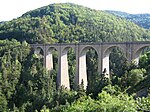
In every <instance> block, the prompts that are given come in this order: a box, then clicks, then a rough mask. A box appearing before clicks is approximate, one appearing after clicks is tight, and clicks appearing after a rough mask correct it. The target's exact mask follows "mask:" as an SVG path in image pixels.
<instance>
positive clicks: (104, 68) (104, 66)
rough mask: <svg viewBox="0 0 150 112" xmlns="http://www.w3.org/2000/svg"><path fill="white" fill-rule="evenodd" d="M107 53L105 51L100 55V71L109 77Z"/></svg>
mask: <svg viewBox="0 0 150 112" xmlns="http://www.w3.org/2000/svg"><path fill="white" fill-rule="evenodd" d="M109 54H110V53H106V54H104V55H103V57H102V72H103V73H105V74H107V75H106V76H105V77H108V78H109V71H110V70H109Z"/></svg>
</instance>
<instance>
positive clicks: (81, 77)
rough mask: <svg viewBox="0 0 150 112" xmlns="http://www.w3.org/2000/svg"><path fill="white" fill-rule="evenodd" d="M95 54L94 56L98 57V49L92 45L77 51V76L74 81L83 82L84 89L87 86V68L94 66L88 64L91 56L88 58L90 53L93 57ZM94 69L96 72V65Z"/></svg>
mask: <svg viewBox="0 0 150 112" xmlns="http://www.w3.org/2000/svg"><path fill="white" fill-rule="evenodd" d="M92 53H93V54H92ZM95 54H96V57H97V58H98V49H97V48H95V47H94V46H92V45H91V46H90V45H89V46H85V47H83V48H82V49H81V50H80V52H79V57H78V58H79V65H78V76H77V77H76V78H77V79H76V81H77V84H78V85H80V84H82V83H83V85H84V89H85V90H86V89H87V86H88V73H89V72H91V71H89V68H92V67H94V66H92V65H91V66H90V63H88V62H89V61H90V60H91V59H93V58H91V59H90V57H91V56H90V55H93V57H94V56H95ZM97 60H98V59H97ZM96 62H98V61H96ZM95 65H98V64H95ZM96 71H97V72H98V66H97V67H96ZM91 74H92V72H91Z"/></svg>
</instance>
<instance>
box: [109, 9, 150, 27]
mask: <svg viewBox="0 0 150 112" xmlns="http://www.w3.org/2000/svg"><path fill="white" fill-rule="evenodd" d="M106 12H109V13H111V14H114V15H117V16H119V17H123V18H126V19H127V20H130V21H132V22H134V23H136V24H137V25H139V26H141V27H143V28H146V29H150V14H129V13H126V12H120V11H111V10H108V11H106Z"/></svg>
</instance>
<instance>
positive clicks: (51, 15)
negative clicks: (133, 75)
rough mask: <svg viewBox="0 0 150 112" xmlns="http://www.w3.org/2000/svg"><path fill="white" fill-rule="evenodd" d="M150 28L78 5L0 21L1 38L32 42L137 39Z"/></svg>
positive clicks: (53, 7)
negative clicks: (0, 22)
mask: <svg viewBox="0 0 150 112" xmlns="http://www.w3.org/2000/svg"><path fill="white" fill-rule="evenodd" d="M149 37H150V31H148V30H145V29H143V28H141V27H139V26H137V25H136V24H134V23H132V22H130V21H126V20H125V19H122V18H120V17H116V16H113V15H111V14H109V13H106V12H103V11H97V10H92V9H89V8H86V7H83V6H79V5H75V4H69V3H67V4H52V5H49V6H45V7H42V8H39V9H36V10H33V11H30V12H27V13H25V14H23V16H22V17H20V18H18V19H15V20H12V21H9V22H4V23H2V24H0V39H11V38H15V39H17V40H19V41H23V40H26V41H27V42H29V43H56V42H75V43H77V42H102V41H103V42H104V41H107V42H108V41H131V40H133V41H135V40H143V39H148V38H149Z"/></svg>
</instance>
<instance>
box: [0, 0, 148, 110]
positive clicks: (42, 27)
mask: <svg viewBox="0 0 150 112" xmlns="http://www.w3.org/2000/svg"><path fill="white" fill-rule="evenodd" d="M0 39H1V40H0V111H2V112H34V111H36V112H38V111H39V112H40V111H41V112H45V111H47V112H49V111H50V112H79V111H82V112H123V111H125V112H136V111H139V112H145V111H149V110H150V96H149V93H150V89H149V87H150V51H149V48H148V47H147V48H146V49H145V50H144V51H143V54H142V55H141V57H140V63H139V65H136V64H135V63H134V62H132V63H128V62H127V61H126V59H125V57H123V53H122V52H121V51H120V50H119V49H118V48H114V49H113V51H112V53H111V54H110V68H111V77H110V78H109V79H108V78H106V77H104V74H103V73H98V72H96V71H97V55H96V53H95V51H94V50H93V49H90V50H89V51H88V52H87V65H88V67H87V72H88V87H87V89H86V90H84V89H83V84H81V85H78V87H77V88H74V87H73V84H74V75H75V56H74V51H72V50H70V51H69V53H68V58H69V59H68V61H69V65H70V67H69V75H70V76H69V77H70V84H71V90H70V91H68V90H67V89H65V88H64V87H57V86H56V80H57V79H56V75H57V71H58V70H57V69H58V66H57V58H58V57H57V52H56V51H54V53H53V54H54V62H55V63H54V68H55V69H54V70H53V71H51V73H50V72H48V71H47V70H46V69H45V68H44V67H43V58H42V56H38V55H35V54H34V53H33V51H32V49H31V47H30V45H29V44H32V43H42V44H45V43H80V42H116V41H118V42H121V41H148V40H150V31H149V30H148V29H144V28H141V27H139V26H138V25H136V24H134V23H133V22H131V21H128V20H126V19H125V18H120V17H118V16H114V15H112V14H109V13H107V12H104V11H97V10H92V9H89V8H86V7H83V6H79V5H75V4H70V3H66V4H51V5H49V6H45V7H42V8H39V9H36V10H33V11H30V12H27V13H25V14H23V15H22V16H21V17H19V18H17V19H14V20H12V21H8V22H2V23H0ZM143 89H144V90H145V91H146V94H144V95H145V96H144V97H139V96H140V95H138V94H137V93H138V92H139V91H141V90H143Z"/></svg>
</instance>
